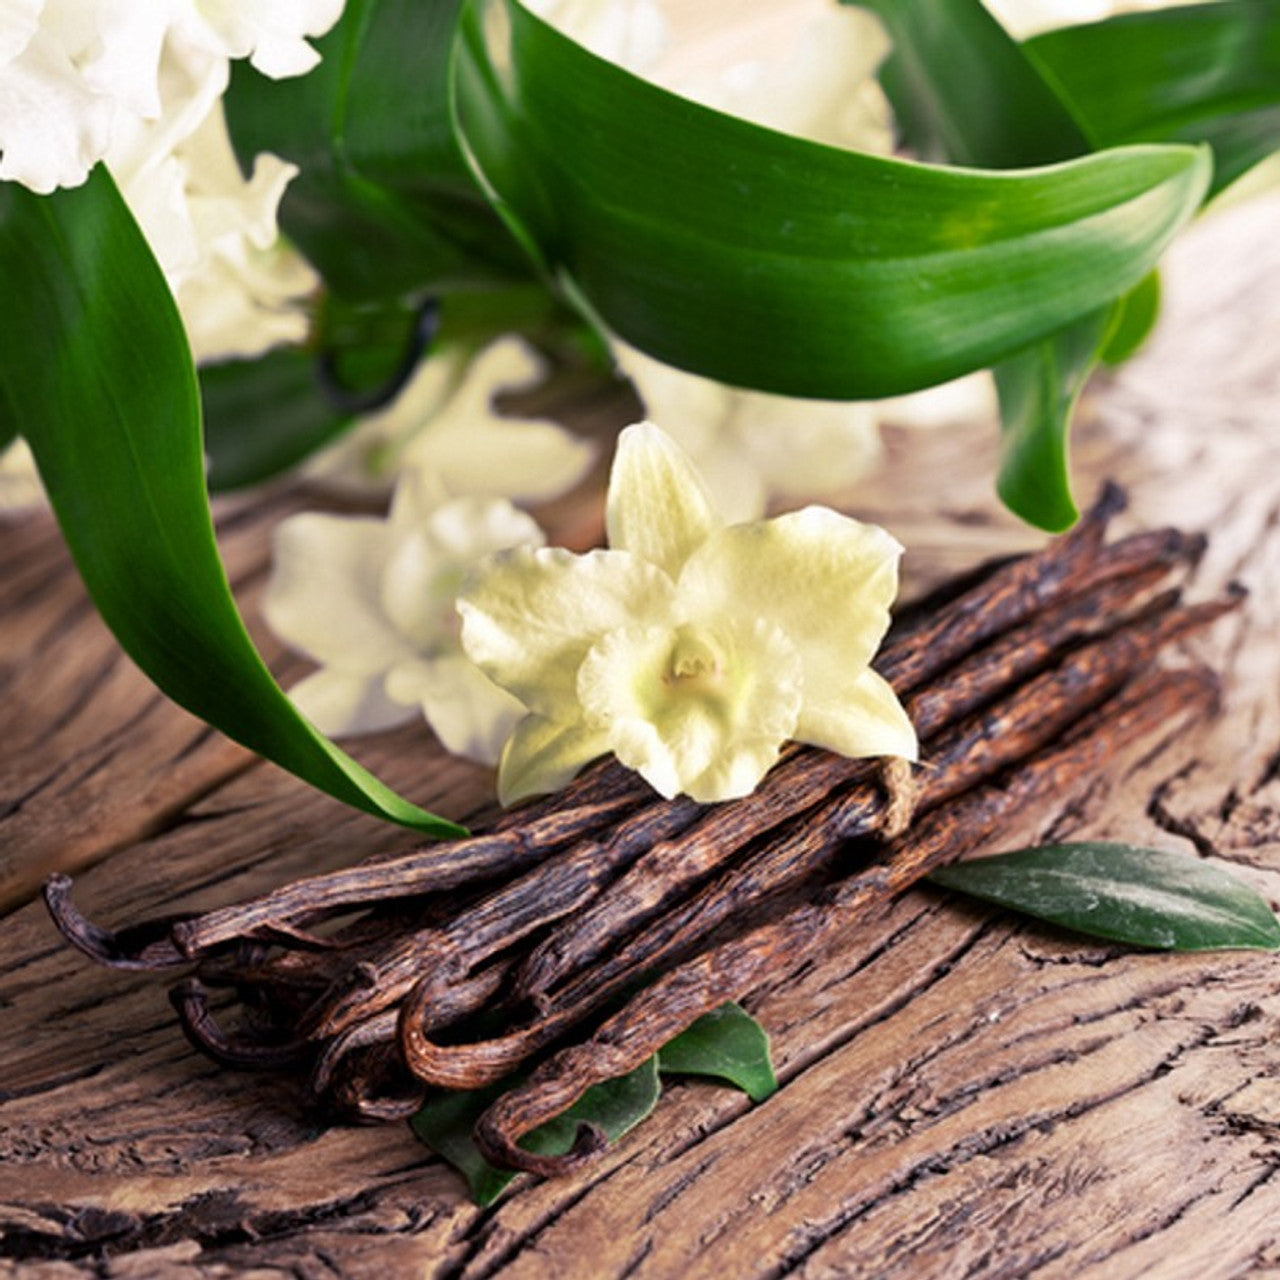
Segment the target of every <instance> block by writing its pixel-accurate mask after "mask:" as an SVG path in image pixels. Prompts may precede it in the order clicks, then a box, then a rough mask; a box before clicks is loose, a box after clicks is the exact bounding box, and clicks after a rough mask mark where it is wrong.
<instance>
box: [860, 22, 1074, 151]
mask: <svg viewBox="0 0 1280 1280" xmlns="http://www.w3.org/2000/svg"><path fill="white" fill-rule="evenodd" d="M847 2H848V3H852V2H853V0H847ZM857 2H858V7H859V8H864V9H869V10H870V11H871V12H872V13H874V14H875V15H876V16H877V17H878V18H879V19H880V21H881V22H882V23H883V24H884V26H885V29H886V31H888V33H889V36H890V39H891V40H892V41H893V53H892V54H891V55H890V57H889V58H888V59H887V60H886V62H885V65H884V67H883V68H882V69H881V77H880V78H881V81H882V83H883V84H884V87H885V90H886V92H887V93H888V94H889V97H890V100H891V101H892V103H893V109H894V118H895V120H896V122H897V124H898V127H899V130H900V132H901V133H902V136H903V140H904V141H905V142H906V143H907V145H908V146H910V147H911V148H912V149H913V150H915V151H916V152H917V153H918V154H920V155H921V156H922V157H923V158H927V159H931V160H937V161H940V162H944V163H947V164H959V165H972V166H975V167H978V168H984V169H1017V168H1025V167H1029V166H1032V165H1038V164H1050V163H1052V162H1053V161H1055V160H1072V159H1074V158H1076V157H1077V156H1082V155H1085V154H1086V153H1088V152H1090V151H1092V150H1094V146H1093V142H1092V139H1091V138H1090V137H1089V135H1088V134H1087V133H1086V131H1085V127H1084V125H1083V124H1082V122H1081V121H1080V120H1079V119H1078V118H1077V117H1076V115H1075V113H1074V111H1073V109H1072V107H1071V105H1070V104H1069V103H1068V102H1067V101H1065V100H1064V99H1063V97H1062V95H1061V94H1059V93H1058V92H1057V91H1056V90H1055V89H1054V88H1053V86H1051V85H1050V84H1049V83H1047V82H1046V80H1045V78H1044V76H1043V75H1042V74H1041V72H1040V69H1039V67H1038V66H1037V65H1036V64H1035V63H1034V62H1032V61H1031V60H1030V59H1029V58H1028V57H1027V55H1026V54H1025V53H1024V52H1023V51H1022V49H1021V48H1019V46H1018V44H1017V43H1016V42H1015V41H1014V40H1012V39H1011V38H1010V37H1009V35H1008V33H1007V32H1006V31H1005V29H1004V28H1003V27H1002V26H1001V25H1000V23H999V22H997V21H996V19H995V18H994V17H993V16H992V14H991V12H990V11H989V10H988V9H987V8H986V6H985V5H983V4H982V3H981V0H857ZM978 68H980V69H981V70H980V71H978V70H977V69H978Z"/></svg>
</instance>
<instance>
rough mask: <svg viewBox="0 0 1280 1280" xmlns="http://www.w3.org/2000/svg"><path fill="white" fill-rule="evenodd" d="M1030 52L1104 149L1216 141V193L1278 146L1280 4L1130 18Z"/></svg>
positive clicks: (1240, 0) (1226, 5) (1241, 0)
mask: <svg viewBox="0 0 1280 1280" xmlns="http://www.w3.org/2000/svg"><path fill="white" fill-rule="evenodd" d="M1024 47H1025V48H1026V50H1027V51H1028V53H1029V54H1030V55H1031V56H1032V57H1033V58H1034V59H1035V60H1036V62H1038V63H1039V64H1040V65H1041V66H1042V67H1044V68H1045V70H1046V71H1047V72H1048V74H1049V75H1050V76H1052V78H1053V80H1054V81H1055V82H1056V83H1057V84H1058V85H1059V86H1060V87H1061V89H1062V90H1063V92H1064V93H1065V94H1066V95H1067V97H1068V98H1069V99H1070V101H1071V102H1072V104H1073V105H1074V107H1075V109H1076V110H1077V112H1078V113H1079V114H1080V115H1081V117H1082V118H1083V119H1084V120H1085V121H1086V122H1087V125H1088V129H1089V131H1090V132H1091V133H1092V134H1093V136H1094V137H1096V138H1097V140H1098V142H1099V143H1100V144H1101V145H1103V146H1115V145H1119V144H1123V143H1132V142H1194V143H1208V144H1209V145H1210V146H1211V147H1212V148H1213V154H1214V174H1213V182H1212V185H1211V187H1210V192H1209V194H1210V195H1211V196H1212V195H1216V194H1217V193H1218V192H1219V191H1221V190H1222V189H1223V188H1224V187H1226V186H1228V185H1229V184H1230V183H1232V182H1234V181H1235V179H1236V178H1238V177H1240V175H1241V174H1243V173H1245V172H1246V171H1247V170H1248V169H1250V168H1252V166H1253V165H1255V164H1257V163H1258V162H1259V161H1260V160H1264V159H1265V158H1266V157H1267V156H1268V155H1270V154H1271V153H1272V152H1274V151H1276V150H1277V149H1280V0H1215V3H1212V4H1203V5H1194V6H1179V7H1177V8H1170V9H1157V10H1153V11H1151V12H1145V13H1131V14H1122V15H1119V16H1116V17H1113V18H1108V19H1106V20H1105V21H1103V22H1097V23H1088V24H1085V25H1081V26H1072V27H1063V28H1062V29H1060V30H1057V31H1047V32H1045V33H1044V34H1042V35H1038V36H1036V37H1034V38H1033V39H1031V40H1029V41H1027V43H1026V44H1025V46H1024Z"/></svg>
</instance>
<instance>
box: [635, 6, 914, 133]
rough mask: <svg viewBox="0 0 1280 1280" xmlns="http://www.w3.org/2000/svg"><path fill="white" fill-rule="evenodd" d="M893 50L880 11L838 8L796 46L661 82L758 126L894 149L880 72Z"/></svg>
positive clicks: (819, 16)
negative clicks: (879, 69)
mask: <svg viewBox="0 0 1280 1280" xmlns="http://www.w3.org/2000/svg"><path fill="white" fill-rule="evenodd" d="M889 50H890V43H889V38H888V36H887V35H886V34H885V30H884V27H883V26H882V25H881V23H880V20H879V19H878V18H876V17H875V16H874V15H872V14H870V13H868V12H867V11H866V10H865V9H857V8H848V7H844V8H836V7H831V8H829V9H826V10H824V11H822V12H820V13H816V14H815V15H814V16H813V17H812V18H810V19H809V20H808V21H807V22H805V23H803V24H802V25H801V26H800V28H799V30H798V32H797V33H796V34H795V37H794V40H793V42H792V47H790V48H787V46H786V44H785V43H784V44H783V45H782V46H781V47H780V48H774V49H773V50H772V55H771V56H769V57H757V58H752V59H750V60H746V61H735V62H732V63H730V64H729V65H728V66H726V67H724V68H717V69H716V70H715V71H710V70H699V71H697V72H694V73H690V72H688V71H686V72H683V73H679V72H677V73H670V72H669V73H667V74H660V75H659V76H658V79H659V80H660V82H661V83H662V84H664V85H665V86H666V87H668V88H670V89H672V90H674V91H675V92H676V93H679V94H681V95H682V96H683V97H686V98H692V99H693V100H694V101H695V102H700V103H702V104H703V105H704V106H708V107H714V108H715V109H716V110H717V111H724V112H727V113H728V114H729V115H733V116H738V117H739V118H740V119H743V120H750V121H751V122H752V123H753V124H759V125H764V126H765V127H766V128H769V129H777V130H778V131H779V132H781V133H789V134H793V135H795V136H796V137H800V138H809V139H810V140H812V141H814V142H823V143H826V144H827V145H828V146H835V147H853V148H856V149H857V150H859V151H872V152H876V153H879V154H888V153H889V152H891V151H892V150H893V123H892V118H891V113H890V110H889V104H888V101H887V99H886V98H885V96H884V94H883V92H882V91H881V89H880V86H879V83H878V82H877V80H876V71H877V69H878V68H879V66H880V63H881V62H883V61H884V59H885V58H886V57H887V56H888V53H889Z"/></svg>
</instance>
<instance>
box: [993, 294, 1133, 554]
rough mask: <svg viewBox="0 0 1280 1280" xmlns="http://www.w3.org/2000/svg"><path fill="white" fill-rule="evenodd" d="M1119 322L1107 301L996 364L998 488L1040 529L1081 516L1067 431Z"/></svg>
mask: <svg viewBox="0 0 1280 1280" xmlns="http://www.w3.org/2000/svg"><path fill="white" fill-rule="evenodd" d="M1112 324H1113V313H1112V309H1111V308H1110V307H1104V308H1103V309H1102V310H1100V311H1096V312H1094V314H1093V315H1092V316H1088V317H1086V318H1085V319H1084V320H1077V321H1076V323H1075V324H1073V325H1071V326H1070V327H1069V328H1067V329H1064V330H1062V332H1061V333H1058V334H1055V335H1054V336H1053V337H1051V338H1046V339H1045V340H1044V341H1043V342H1038V343H1036V345H1035V346H1034V347H1032V348H1030V349H1029V350H1028V351H1025V352H1023V354H1022V355H1020V356H1016V357H1014V358H1013V359H1012V360H1004V361H1001V363H1000V364H998V365H996V367H995V369H994V370H993V372H994V373H995V378H996V389H997V391H998V392H999V396H1000V425H1001V432H1002V434H1003V446H1002V449H1001V456H1000V475H999V477H998V479H997V481H996V490H997V492H998V493H999V494H1000V497H1001V500H1002V501H1003V502H1004V504H1005V505H1006V506H1007V507H1008V508H1009V510H1010V511H1012V512H1014V513H1015V514H1016V515H1019V516H1021V517H1022V518H1023V519H1024V520H1027V521H1029V522H1030V523H1031V524H1034V525H1036V526H1037V527H1038V528H1041V529H1048V530H1050V531H1052V532H1054V533H1058V532H1061V531H1062V530H1063V529H1069V528H1070V527H1071V526H1072V525H1073V524H1074V523H1075V522H1076V520H1077V518H1078V517H1079V515H1080V512H1079V511H1078V510H1077V508H1076V504H1075V501H1074V500H1073V499H1072V497H1071V475H1070V469H1069V466H1068V463H1067V433H1068V431H1069V429H1070V424H1071V414H1072V411H1073V410H1074V409H1075V405H1076V401H1077V400H1078V399H1079V396H1080V392H1081V391H1082V390H1083V389H1084V384H1085V383H1086V382H1087V381H1088V378H1089V374H1090V373H1091V372H1092V371H1093V367H1094V365H1095V364H1096V362H1097V357H1098V349H1099V347H1100V346H1101V344H1102V343H1103V342H1104V341H1105V340H1106V336H1107V334H1108V332H1110V330H1111V328H1112Z"/></svg>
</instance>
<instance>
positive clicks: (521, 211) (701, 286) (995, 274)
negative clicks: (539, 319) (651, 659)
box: [455, 0, 1208, 398]
mask: <svg viewBox="0 0 1280 1280" xmlns="http://www.w3.org/2000/svg"><path fill="white" fill-rule="evenodd" d="M463 35H464V37H465V38H464V42H463V44H462V46H461V48H460V49H459V55H458V59H457V65H456V68H455V75H456V98H457V114H458V126H459V128H460V130H461V134H462V136H463V138H464V140H465V142H466V144H467V148H468V152H469V154H470V155H471V157H472V158H473V159H474V161H475V163H476V166H477V169H478V171H479V172H480V173H481V174H482V175H483V178H484V180H485V182H486V184H487V185H488V187H489V189H490V191H491V194H492V195H493V197H494V199H495V200H496V201H497V203H498V205H499V207H500V208H501V210H502V211H503V212H504V214H505V216H506V217H507V218H508V219H509V221H510V223H511V225H513V227H515V228H516V229H517V230H518V231H519V232H520V233H521V234H522V235H523V236H524V237H525V239H526V240H527V242H529V243H531V244H533V245H536V246H537V248H538V250H539V252H540V254H541V256H542V258H543V260H544V261H545V262H546V263H547V264H548V265H549V266H550V268H551V269H553V270H554V271H556V272H557V273H559V274H560V276H561V277H562V279H563V280H564V281H565V282H566V285H567V287H568V288H570V289H571V290H572V291H574V292H575V293H576V294H578V295H579V296H580V297H581V298H582V299H583V300H584V303H585V305H587V306H589V307H590V308H592V309H593V310H594V311H595V312H596V313H597V314H598V316H599V317H600V318H601V319H602V320H603V321H604V322H605V323H606V324H608V325H609V326H611V327H612V328H613V329H615V330H616V331H617V332H619V333H620V334H621V335H622V336H623V337H624V338H626V339H628V340H629V341H631V342H633V343H635V344H636V345H637V346H640V347H642V348H644V349H645V350H647V351H649V352H651V353H652V354H654V355H656V356H658V357H659V358H661V359H663V360H667V361H669V362H671V363H674V364H677V365H680V366H682V367H685V368H692V369H695V370H697V371H698V372H700V373H703V374H705V375H708V376H710V377H714V378H717V379H720V380H721V381H725V382H730V383H737V384H740V385H746V386H753V387H758V388H760V389H763V390H768V391H775V392H781V393H784V394H792V395H808V396H825V397H833V398H859V397H867V396H881V395H890V394H895V393H897V392H902V391H909V390H913V389H916V388H918V387H922V386H928V385H932V384H933V383H936V382H939V381H942V380H944V379H946V378H949V377H953V376H956V375H958V374H960V373H963V372H966V371H968V370H971V369H974V368H980V367H984V366H986V365H989V364H991V363H993V362H994V361H995V360H998V359H1001V358H1003V357H1004V356H1007V355H1008V354H1010V353H1011V352H1013V351H1015V350H1017V349H1020V348H1022V347H1024V346H1026V345H1027V344H1029V343H1030V342H1032V341H1034V340H1036V339H1037V338H1039V337H1042V336H1045V335H1047V334H1050V333H1053V332H1055V331H1056V330H1057V329H1060V328H1061V327H1062V326H1063V325H1065V324H1067V323H1069V322H1071V321H1072V320H1074V319H1076V318H1078V317H1080V316H1082V315H1085V314H1088V313H1089V312H1091V311H1094V310H1096V309H1097V308H1098V307H1099V306H1102V305H1104V304H1106V303H1107V302H1108V301H1110V299H1111V298H1112V297H1113V296H1114V294H1115V292H1116V291H1117V290H1123V289H1126V288H1128V287H1130V286H1132V285H1134V284H1136V283H1137V282H1138V281H1139V280H1140V279H1141V278H1142V277H1143V276H1144V275H1145V274H1146V273H1147V272H1148V271H1149V270H1150V268H1151V266H1152V265H1153V263H1154V262H1155V260H1156V258H1157V257H1158V256H1159V253H1160V251H1161V250H1162V249H1163V247H1164V246H1165V245H1166V244H1167V243H1168V241H1169V239H1170V238H1171V237H1172V236H1173V235H1174V233H1175V232H1176V231H1177V229H1178V228H1179V227H1181V226H1182V225H1183V224H1184V223H1185V221H1186V220H1187V218H1189V217H1190V216H1191V214H1192V213H1193V211H1194V210H1195V208H1196V206H1197V205H1198V203H1199V200H1200V196H1201V194H1202V192H1203V190H1204V186H1205V183H1206V182H1207V180H1208V169H1207V165H1208V158H1207V156H1206V155H1203V154H1200V153H1197V152H1195V151H1191V150H1186V149H1180V148H1138V149H1124V150H1115V151H1112V152H1108V153H1106V154H1103V155H1098V156H1092V157H1088V158H1086V159H1083V160H1078V161H1073V162H1070V163H1067V164H1063V165H1059V166H1052V167H1049V168H1043V169H1037V170H1033V171H1027V172H1017V173H978V172H969V171H961V170H954V169H940V168H934V167H931V166H925V165H919V164H913V163H909V162H906V161H900V160H892V159H884V158H880V157H874V156H868V155H863V154H859V153H856V152H850V151H843V150H839V149H835V148H828V147H823V146H820V145H818V144H815V143H810V142H806V141H803V140H801V139H797V138H791V137H787V136H784V135H782V134H777V133H773V132H771V131H769V130H763V129H760V128H758V127H756V126H753V125H750V124H747V123H745V122H743V121H741V120H736V119H733V118H731V117H728V116H724V115H721V114H719V113H717V112H714V111H710V110H707V109H705V108H702V107H699V106H696V105H694V104H691V103H689V102H687V101H684V100H682V99H680V98H678V97H675V96H673V95H671V94H668V93H665V92H664V91H662V90H661V89H658V88H655V87H654V86H652V85H649V84H646V83H645V82H643V81H641V80H639V79H637V78H636V77H634V76H631V75H629V74H627V73H626V72H625V71H622V70H621V69H619V68H618V67H616V66H613V65H611V64H610V63H607V62H604V61H602V60H601V59H598V58H595V57H593V56H592V55H591V54H589V53H587V52H586V51H584V50H583V49H581V48H579V47H578V46H577V45H575V44H574V43H573V42H572V41H570V40H568V39H566V38H565V37H563V36H561V35H559V34H558V33H557V32H555V31H554V30H552V29H551V28H550V27H549V26H547V25H546V24H545V23H543V22H542V21H540V20H539V19H537V18H535V17H534V16H533V15H532V14H530V13H529V12H527V11H526V10H525V9H523V8H522V7H521V6H520V5H519V4H518V3H516V2H515V0H487V2H482V0H476V2H475V3H473V4H472V5H471V7H470V8H469V9H468V11H467V13H466V14H465V15H464V21H463Z"/></svg>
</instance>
